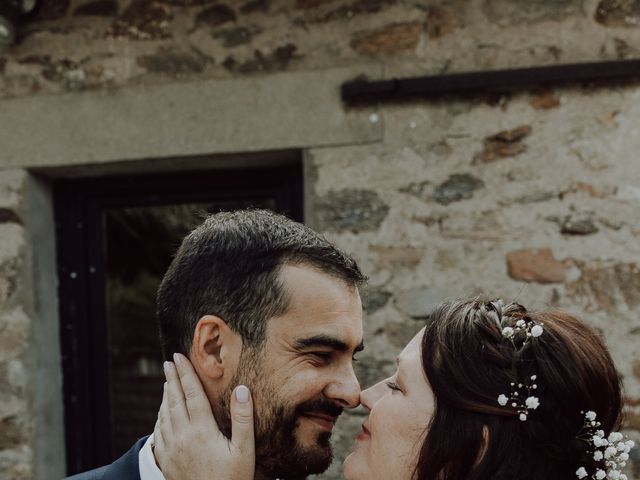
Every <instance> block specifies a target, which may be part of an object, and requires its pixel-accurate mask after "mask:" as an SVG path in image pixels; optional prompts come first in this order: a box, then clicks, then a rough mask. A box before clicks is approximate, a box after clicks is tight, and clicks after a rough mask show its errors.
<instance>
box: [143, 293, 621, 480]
mask: <svg viewBox="0 0 640 480" xmlns="http://www.w3.org/2000/svg"><path fill="white" fill-rule="evenodd" d="M180 363H181V364H182V365H181V366H179V368H180V369H181V377H182V378H183V383H184V381H187V382H195V381H197V380H196V378H195V375H191V374H190V372H189V370H188V369H189V366H188V362H185V361H182V362H180ZM191 372H192V371H191ZM183 387H184V386H183ZM191 387H192V385H189V388H191ZM182 391H183V390H182V388H181V383H180V380H179V379H178V375H177V372H176V371H175V370H170V373H169V374H168V389H167V398H165V401H163V406H162V407H161V412H160V415H159V422H158V424H157V426H156V430H155V432H154V434H155V441H156V450H155V452H156V458H157V461H158V463H159V465H160V467H161V469H162V471H163V472H164V474H165V477H166V478H167V479H168V480H182V479H190V480H206V479H208V478H209V476H210V472H212V471H215V472H216V478H226V479H229V480H248V479H252V478H253V467H254V465H253V450H252V448H253V445H252V441H251V439H252V426H251V424H252V417H251V412H252V406H251V401H250V398H249V397H248V392H247V391H246V387H238V388H237V389H236V392H234V393H238V394H239V398H240V400H244V399H247V401H246V402H241V401H238V398H236V395H234V399H235V400H234V401H233V402H232V405H231V409H232V416H234V417H235V418H236V420H235V421H234V432H233V435H232V440H231V441H227V440H226V439H224V437H222V435H218V436H217V437H213V438H212V437H211V433H210V432H211V431H212V430H213V429H215V422H214V420H213V416H212V415H211V411H210V408H209V405H208V402H207V401H206V398H205V397H204V395H201V396H199V397H196V398H195V399H192V400H190V401H188V403H190V404H191V405H188V406H187V407H185V408H184V409H182V410H183V411H182V412H181V413H177V412H178V411H180V408H173V409H170V408H168V405H169V403H173V405H174V406H175V405H176V404H180V403H181V402H179V401H175V400H174V401H173V402H170V401H169V398H168V397H172V398H174V399H179V398H181V397H180V396H181V395H182ZM361 402H362V405H363V406H364V407H365V408H366V409H367V410H368V412H369V416H368V418H367V419H366V420H365V421H364V423H363V426H362V433H361V434H360V435H359V436H358V438H357V440H356V447H355V451H354V452H353V453H351V454H350V455H349V457H348V458H347V459H346V460H345V462H344V477H345V479H346V480H360V479H367V480H374V479H391V478H393V479H400V480H413V479H415V480H443V479H456V480H476V479H478V480H479V479H493V480H506V479H510V480H511V479H514V478H523V479H524V478H526V479H532V480H538V479H539V480H556V479H558V480H560V479H562V480H567V479H570V478H578V479H584V478H589V479H591V478H593V479H598V480H600V479H604V478H611V479H620V480H625V479H626V476H625V475H624V474H622V473H621V469H622V468H623V467H624V463H625V462H626V460H627V459H628V452H629V450H630V448H631V447H632V446H633V444H632V442H630V441H626V442H625V441H624V440H623V439H622V436H621V435H620V434H618V433H617V432H613V431H614V430H616V429H617V428H618V427H619V425H620V420H621V411H622V400H621V388H620V383H619V378H618V375H617V373H616V370H615V367H614V365H613V361H612V360H611V357H610V355H609V353H608V351H607V349H606V347H605V346H604V344H603V343H602V341H601V339H600V338H599V336H598V335H597V334H596V333H595V332H594V331H593V330H592V329H591V328H589V327H587V326H586V325H585V324H584V323H582V322H581V321H579V320H577V319H576V318H574V317H572V316H570V315H568V314H566V313H562V312H552V311H548V312H536V313H534V312H527V311H526V310H525V309H524V307H522V306H520V305H518V304H515V303H512V304H509V305H504V304H503V303H502V302H501V301H499V300H494V301H483V300H478V299H473V300H467V301H456V302H447V303H443V304H441V305H439V306H438V307H437V308H436V309H435V310H434V312H433V313H432V314H431V315H430V317H429V320H428V321H427V324H426V326H425V328H423V330H422V331H420V332H419V333H418V334H417V335H416V336H415V337H414V338H413V340H411V342H410V343H409V344H408V345H407V346H406V347H405V349H404V350H403V352H402V353H401V354H400V356H399V357H398V369H397V371H396V373H395V374H394V375H393V376H392V377H391V378H389V379H386V380H384V381H382V382H380V383H378V384H377V385H375V386H373V387H371V388H369V389H367V390H365V391H363V392H362V394H361ZM171 425H172V427H170V426H171ZM221 468H224V469H225V470H221ZM221 475H222V476H221Z"/></svg>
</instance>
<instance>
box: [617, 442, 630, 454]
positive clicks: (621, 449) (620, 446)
mask: <svg viewBox="0 0 640 480" xmlns="http://www.w3.org/2000/svg"><path fill="white" fill-rule="evenodd" d="M616 448H617V449H618V451H619V452H624V451H625V450H626V449H627V446H626V445H625V443H624V442H620V443H618V445H617V446H616Z"/></svg>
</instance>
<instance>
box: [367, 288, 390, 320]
mask: <svg viewBox="0 0 640 480" xmlns="http://www.w3.org/2000/svg"><path fill="white" fill-rule="evenodd" d="M389 298H391V293H389V292H385V291H382V290H372V291H369V292H368V293H367V295H366V297H365V302H364V303H365V310H366V312H367V313H368V314H369V315H371V314H372V313H375V312H376V311H378V310H380V309H381V308H382V307H384V306H385V305H386V304H387V303H388V302H389Z"/></svg>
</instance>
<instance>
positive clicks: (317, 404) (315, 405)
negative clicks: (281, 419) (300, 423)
mask: <svg viewBox="0 0 640 480" xmlns="http://www.w3.org/2000/svg"><path fill="white" fill-rule="evenodd" d="M343 410H344V409H343V408H342V407H339V406H338V405H336V404H335V403H333V402H332V401H330V400H327V399H326V398H315V399H313V400H308V401H306V402H304V403H301V404H300V405H298V407H297V408H296V413H297V414H298V415H304V414H305V413H321V414H325V415H329V416H331V417H339V416H340V415H342V412H343Z"/></svg>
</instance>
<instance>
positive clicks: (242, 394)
mask: <svg viewBox="0 0 640 480" xmlns="http://www.w3.org/2000/svg"><path fill="white" fill-rule="evenodd" d="M236 398H237V399H238V402H240V403H247V402H248V401H249V389H248V388H247V387H245V386H244V385H240V386H239V387H238V388H236Z"/></svg>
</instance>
